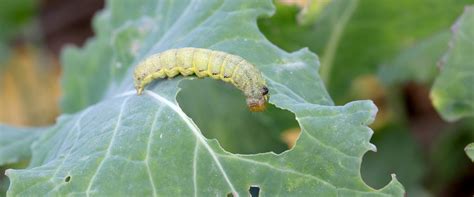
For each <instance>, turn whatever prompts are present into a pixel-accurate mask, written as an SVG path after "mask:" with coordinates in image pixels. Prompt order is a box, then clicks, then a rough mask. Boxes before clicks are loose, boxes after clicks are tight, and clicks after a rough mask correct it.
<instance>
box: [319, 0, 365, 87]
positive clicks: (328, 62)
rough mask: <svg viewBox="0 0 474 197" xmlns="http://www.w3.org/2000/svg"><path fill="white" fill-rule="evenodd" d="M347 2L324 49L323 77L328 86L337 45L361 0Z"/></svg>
mask: <svg viewBox="0 0 474 197" xmlns="http://www.w3.org/2000/svg"><path fill="white" fill-rule="evenodd" d="M347 3H348V4H349V5H347V7H346V9H345V10H344V13H343V15H342V16H341V18H340V20H339V22H337V23H336V25H335V26H334V28H333V34H332V36H331V37H330V38H329V42H328V44H327V45H326V47H325V49H324V55H323V57H322V62H321V78H322V79H323V81H324V83H325V84H326V87H328V86H329V79H330V75H331V69H332V66H333V62H334V57H335V56H336V51H337V47H338V46H339V41H340V40H341V36H342V32H344V28H345V27H346V25H347V22H349V19H351V16H352V14H353V13H354V11H355V10H356V8H357V4H358V3H359V0H350V1H347Z"/></svg>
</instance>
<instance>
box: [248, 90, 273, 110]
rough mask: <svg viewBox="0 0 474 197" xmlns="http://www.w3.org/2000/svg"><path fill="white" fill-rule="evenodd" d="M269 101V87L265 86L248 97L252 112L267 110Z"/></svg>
mask: <svg viewBox="0 0 474 197" xmlns="http://www.w3.org/2000/svg"><path fill="white" fill-rule="evenodd" d="M267 101H268V88H267V87H266V86H263V87H262V88H261V89H259V90H258V92H256V93H255V94H254V95H253V96H250V97H247V105H248V106H249V109H250V111H252V112H261V111H264V110H265V104H266V103H267Z"/></svg>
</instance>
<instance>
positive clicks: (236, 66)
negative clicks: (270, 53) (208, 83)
mask: <svg viewBox="0 0 474 197" xmlns="http://www.w3.org/2000/svg"><path fill="white" fill-rule="evenodd" d="M193 74H194V75H196V76H197V77H200V78H202V77H211V78H213V79H220V80H222V81H225V82H228V83H231V84H233V85H234V86H235V87H237V88H238V89H240V90H241V91H242V92H243V93H244V94H245V96H246V97H247V105H248V106H249V109H250V111H263V110H264V109H265V103H266V102H267V101H268V95H267V94H268V88H267V87H266V84H265V80H264V79H263V76H262V74H261V73H260V71H259V70H258V69H257V68H255V66H254V65H252V64H251V63H249V62H248V61H246V60H245V59H243V58H242V57H239V56H237V55H232V54H229V53H225V52H222V51H213V50H209V49H202V48H179V49H170V50H167V51H164V52H161V53H158V54H154V55H152V56H150V57H148V58H146V59H145V60H143V61H142V62H140V63H139V64H138V65H137V66H136V68H135V72H134V82H135V88H136V90H137V94H138V95H140V94H141V93H142V92H143V89H144V88H145V86H146V85H148V84H149V83H151V82H152V81H153V80H155V79H159V78H172V77H175V76H176V75H183V76H188V75H193Z"/></svg>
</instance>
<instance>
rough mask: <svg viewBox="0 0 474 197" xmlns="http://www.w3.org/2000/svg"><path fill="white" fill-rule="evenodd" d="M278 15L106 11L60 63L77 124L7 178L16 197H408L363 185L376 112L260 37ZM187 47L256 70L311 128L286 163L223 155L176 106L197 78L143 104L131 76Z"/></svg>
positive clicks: (184, 5)
mask: <svg viewBox="0 0 474 197" xmlns="http://www.w3.org/2000/svg"><path fill="white" fill-rule="evenodd" d="M273 11H274V7H273V5H272V3H271V1H270V0H267V1H254V0H247V1H234V0H213V1H186V2H185V1H159V2H155V1H133V2H132V1H125V0H115V1H109V2H108V3H107V8H106V9H105V10H104V11H103V12H102V13H101V14H100V15H99V16H98V17H96V19H95V23H94V24H95V29H96V31H97V32H96V34H97V35H96V37H95V38H94V39H93V40H91V41H90V42H89V43H88V44H87V45H86V46H85V47H84V49H68V50H67V51H66V52H65V53H64V55H63V62H64V63H65V72H64V77H63V90H64V94H65V96H64V99H63V102H62V103H63V108H64V110H66V111H68V112H76V111H77V113H75V114H71V115H67V116H65V115H63V116H62V117H61V118H59V120H58V123H57V124H56V125H55V126H54V127H52V128H51V129H49V130H48V131H46V133H45V134H44V135H42V136H41V138H40V139H39V140H38V141H37V142H36V143H35V144H34V146H33V158H32V162H31V164H30V166H29V168H27V169H23V170H8V171H7V175H8V176H9V178H10V180H11V185H10V188H9V190H8V194H9V195H11V196H16V195H39V194H43V195H45V194H47V195H65V194H77V195H81V194H86V195H97V196H103V195H108V196H114V195H132V194H133V195H146V196H150V195H154V196H155V195H156V196H176V195H180V196H189V195H195V196H197V195H199V196H210V195H212V196H216V195H217V196H223V195H226V194H228V193H231V192H232V193H235V194H240V195H242V196H245V195H248V189H249V187H250V186H252V185H255V186H258V187H260V193H261V195H267V196H278V195H280V196H288V195H295V196H338V195H342V196H366V195H377V196H382V195H393V196H402V195H403V193H404V192H403V187H402V186H401V184H400V183H398V181H397V180H396V179H395V178H394V176H392V181H391V182H390V183H389V184H388V185H387V186H385V187H384V188H382V189H380V190H375V189H372V188H371V187H369V186H367V185H366V184H365V183H364V182H363V180H362V178H361V176H360V165H361V162H362V156H363V155H364V154H365V153H366V152H367V151H368V150H375V146H373V145H372V144H370V143H369V139H370V137H371V135H372V131H371V129H370V128H368V127H367V125H368V124H370V123H371V122H372V121H373V119H374V118H375V114H376V111H377V109H376V107H375V105H374V104H373V103H372V102H370V101H357V102H352V103H349V104H346V105H344V106H333V102H332V100H331V99H330V97H329V96H328V94H327V92H326V90H325V89H324V86H323V85H322V82H321V79H320V78H319V75H318V74H317V70H318V60H317V58H316V56H315V55H314V54H312V53H310V52H309V51H308V50H305V49H304V50H300V51H297V52H295V53H287V52H285V51H283V50H281V49H279V48H277V47H275V46H274V45H272V44H271V43H270V42H269V41H267V40H266V39H265V38H264V37H263V35H262V34H261V33H260V32H259V30H258V28H257V25H256V18H257V17H260V16H269V15H270V14H272V12H273ZM185 46H191V47H202V48H210V49H215V50H221V51H226V52H229V53H233V54H237V55H240V56H242V57H244V58H246V59H247V60H249V61H250V62H252V63H254V64H255V65H256V66H257V67H258V69H259V70H261V71H262V73H263V74H264V77H265V79H266V81H267V83H268V85H269V89H270V94H271V98H270V103H272V104H273V105H275V106H276V107H278V108H281V109H286V110H289V111H291V112H292V113H294V114H295V116H296V119H297V121H298V123H299V126H300V127H301V128H302V132H301V136H300V138H299V139H298V142H297V144H296V146H295V147H294V148H293V149H291V150H289V151H285V152H283V153H281V154H274V153H270V152H269V153H260V154H254V155H242V154H231V153H229V152H227V151H225V150H224V149H222V148H221V146H220V145H219V144H218V142H217V141H216V140H209V139H206V138H205V137H204V136H203V135H202V134H201V129H200V128H198V127H197V126H196V124H195V123H194V122H193V120H192V119H190V118H189V117H188V116H187V115H186V114H185V113H184V112H183V111H182V109H181V108H180V106H179V104H178V103H177V101H176V96H177V94H178V93H179V90H180V88H179V87H178V86H179V84H180V82H182V81H183V80H184V79H188V78H183V77H178V78H176V79H173V80H161V81H159V82H157V83H154V84H153V85H151V86H150V87H149V88H148V90H147V91H145V94H144V95H143V96H137V95H136V94H135V91H134V90H133V85H132V77H131V74H132V71H133V65H134V64H135V63H136V62H138V61H140V60H142V59H143V58H145V57H147V56H148V55H150V54H153V53H157V52H160V51H164V50H166V49H170V48H179V47H185ZM214 82H215V83H218V82H217V81H214ZM216 87H219V86H216V85H213V84H209V85H207V86H203V87H201V88H203V89H205V88H209V90H210V91H217V92H218V91H219V89H218V88H217V89H216ZM189 91H192V92H193V94H201V91H202V90H201V89H194V90H189ZM203 92H207V91H203ZM193 94H191V95H193ZM209 94H210V93H209ZM221 95H222V93H221ZM237 96H240V98H241V99H244V98H243V97H242V96H241V95H237ZM223 98H225V97H223ZM216 102H226V100H219V101H216ZM230 104H233V103H230ZM211 106H213V105H211ZM201 113H202V115H203V116H205V115H206V114H207V113H208V112H207V111H203V112H201ZM228 113H230V114H232V113H234V112H233V111H229V112H228ZM240 118H241V117H239V115H238V114H236V117H235V120H227V121H238V120H239V119H240ZM208 121H216V120H212V119H209V120H208ZM243 124H244V123H243ZM221 132H226V130H222V131H221ZM235 140H245V139H235ZM387 176H388V175H387Z"/></svg>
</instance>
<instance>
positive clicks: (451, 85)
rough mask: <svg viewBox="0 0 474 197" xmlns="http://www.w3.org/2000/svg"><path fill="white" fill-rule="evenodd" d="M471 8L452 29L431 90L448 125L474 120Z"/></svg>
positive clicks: (473, 34)
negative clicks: (463, 120) (466, 118)
mask: <svg viewBox="0 0 474 197" xmlns="http://www.w3.org/2000/svg"><path fill="white" fill-rule="evenodd" d="M473 23H474V7H473V6H470V7H466V9H465V11H464V13H463V15H462V16H461V17H460V18H459V20H458V21H457V22H456V24H455V25H454V26H453V27H452V30H453V38H452V39H451V42H450V49H449V51H448V53H447V54H446V55H445V57H444V59H443V62H442V65H441V73H440V75H439V76H438V77H437V78H436V81H435V84H434V86H433V88H432V90H431V99H432V100H433V104H434V106H435V107H436V109H437V110H438V111H439V113H440V114H441V116H442V117H443V118H444V119H446V120H449V121H454V120H457V119H460V118H462V117H467V116H474V85H473V84H474V61H472V54H474V25H473Z"/></svg>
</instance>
